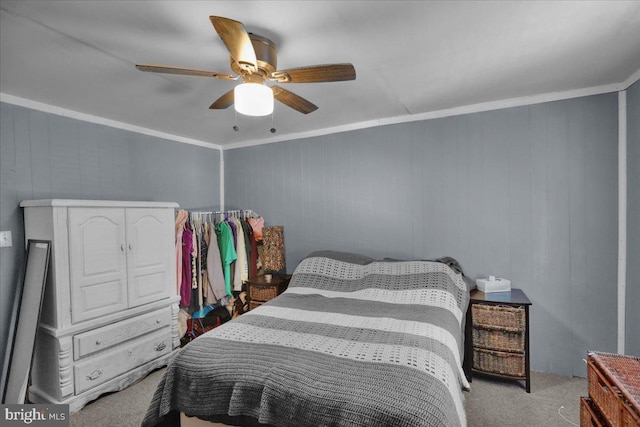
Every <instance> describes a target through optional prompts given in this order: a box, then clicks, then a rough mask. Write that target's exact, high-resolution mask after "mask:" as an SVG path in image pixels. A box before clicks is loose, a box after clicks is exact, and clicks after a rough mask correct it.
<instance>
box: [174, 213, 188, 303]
mask: <svg viewBox="0 0 640 427" xmlns="http://www.w3.org/2000/svg"><path fill="white" fill-rule="evenodd" d="M188 217H189V212H187V211H185V210H184V209H180V210H179V211H178V213H177V214H176V295H179V294H180V286H181V285H182V233H184V224H185V222H187V218H188Z"/></svg>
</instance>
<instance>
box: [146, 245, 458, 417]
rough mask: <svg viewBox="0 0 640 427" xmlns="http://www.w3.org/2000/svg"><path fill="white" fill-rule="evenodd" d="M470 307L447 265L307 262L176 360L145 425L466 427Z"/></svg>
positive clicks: (336, 257) (325, 256)
mask: <svg viewBox="0 0 640 427" xmlns="http://www.w3.org/2000/svg"><path fill="white" fill-rule="evenodd" d="M468 301H469V290H468V288H467V285H466V283H465V281H464V280H463V278H462V275H461V274H459V273H456V272H455V271H454V270H452V269H451V268H449V267H448V266H447V265H445V264H443V263H439V262H430V261H373V260H368V259H366V258H363V257H357V256H348V255H345V254H340V253H318V254H312V256H310V257H308V258H306V259H304V260H303V261H302V262H301V263H300V264H299V266H298V267H297V269H296V270H295V272H294V274H293V277H292V279H291V282H290V284H289V288H288V289H287V290H286V291H285V292H284V293H283V294H282V295H280V296H279V297H277V298H275V299H273V300H271V301H269V302H268V303H266V304H263V305H262V306H260V307H258V308H256V309H254V310H252V311H250V312H249V313H246V314H243V315H242V316H239V317H238V318H236V319H234V320H232V321H230V322H228V323H225V324H224V325H222V326H220V327H218V328H216V329H214V330H212V331H210V332H208V333H207V334H205V335H203V336H201V337H199V338H197V339H196V340H194V341H193V342H191V343H190V344H189V345H188V346H186V347H185V348H183V349H182V350H181V351H180V352H179V353H178V355H177V356H176V358H175V359H174V360H173V361H172V362H171V363H170V365H169V366H168V367H167V370H166V373H165V375H164V378H163V379H162V381H161V383H160V384H159V386H158V389H157V390H156V393H155V395H154V397H153V400H152V402H151V404H150V407H149V409H148V412H147V414H146V417H145V419H144V422H143V425H144V426H153V425H174V424H173V423H174V422H175V420H176V419H177V414H178V413H179V412H180V411H182V412H184V413H185V414H187V415H189V416H197V417H198V418H201V419H204V420H210V421H218V422H226V423H233V422H235V423H239V424H242V425H256V424H255V421H256V420H257V421H258V422H259V423H262V424H271V425H275V426H290V427H299V426H393V427H398V426H465V425H466V418H465V413H464V408H463V403H462V392H461V389H462V388H463V387H468V383H467V381H466V378H465V376H464V373H463V371H462V349H463V333H462V329H463V328H462V325H464V315H465V313H466V308H467V304H468Z"/></svg>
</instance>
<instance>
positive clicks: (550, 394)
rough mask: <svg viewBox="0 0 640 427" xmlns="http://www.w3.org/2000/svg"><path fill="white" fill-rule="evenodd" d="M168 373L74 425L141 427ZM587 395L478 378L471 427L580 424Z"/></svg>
mask: <svg viewBox="0 0 640 427" xmlns="http://www.w3.org/2000/svg"><path fill="white" fill-rule="evenodd" d="M163 373H164V369H162V370H158V371H155V372H153V373H151V374H150V375H149V376H147V377H146V378H145V379H143V380H142V381H140V382H138V383H136V384H134V385H132V386H131V387H129V388H127V389H125V390H123V391H120V392H118V393H111V394H108V395H104V396H102V397H101V398H99V399H97V400H95V401H94V402H92V403H90V404H88V405H86V406H85V407H84V408H83V409H82V410H81V411H80V412H76V413H73V414H71V425H72V426H78V427H81V426H86V427H102V426H104V427H128V426H132V427H133V426H139V425H140V422H141V421H142V418H143V417H144V414H145V412H146V409H147V405H148V404H149V402H150V400H151V396H152V395H153V392H154V391H155V389H156V385H157V384H158V382H159V381H160V379H161V377H162V374H163ZM586 394H587V380H586V379H584V378H565V377H559V376H556V375H551V374H542V373H538V372H533V373H532V380H531V394H527V393H526V392H525V390H524V387H523V386H522V385H520V384H519V383H515V382H504V381H495V380H491V379H487V378H480V377H476V378H474V379H473V383H472V384H471V391H469V392H464V397H465V408H466V411H467V420H468V425H469V427H475V426H479V427H484V426H487V427H489V426H490V427H502V426H504V427H508V426H509V427H511V426H528V427H534V426H545V427H555V426H557V427H568V426H571V425H572V424H573V425H578V424H579V423H580V396H585V395H586ZM562 407H563V408H562ZM563 417H564V418H563Z"/></svg>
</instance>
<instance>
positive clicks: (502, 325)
mask: <svg viewBox="0 0 640 427" xmlns="http://www.w3.org/2000/svg"><path fill="white" fill-rule="evenodd" d="M471 317H472V318H473V326H478V327H481V328H487V329H501V330H503V331H506V332H524V330H525V328H526V316H525V309H524V308H523V307H507V306H502V305H488V304H473V305H472V306H471Z"/></svg>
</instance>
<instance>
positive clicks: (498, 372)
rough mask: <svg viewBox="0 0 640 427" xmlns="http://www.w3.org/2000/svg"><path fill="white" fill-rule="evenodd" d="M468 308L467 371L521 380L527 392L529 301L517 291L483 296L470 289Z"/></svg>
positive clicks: (479, 292) (529, 384)
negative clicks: (469, 362) (469, 331)
mask: <svg viewBox="0 0 640 427" xmlns="http://www.w3.org/2000/svg"><path fill="white" fill-rule="evenodd" d="M469 306H470V310H469V313H470V314H471V315H470V317H471V318H470V319H468V322H467V327H470V328H471V333H468V334H467V337H468V338H471V339H472V343H473V345H472V346H469V347H468V348H470V349H471V351H472V352H473V355H472V357H469V359H470V360H471V359H472V360H473V366H472V369H471V372H472V373H474V374H482V375H489V376H493V377H497V378H504V379H509V380H517V381H525V385H526V390H527V393H531V372H530V368H529V367H530V365H529V363H530V361H529V356H530V354H529V306H531V301H529V298H527V296H526V295H525V293H524V292H523V291H522V290H521V289H511V292H495V293H487V294H485V293H484V292H482V291H479V290H478V289H474V290H473V291H471V300H470V301H469ZM468 356H470V355H468Z"/></svg>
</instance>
